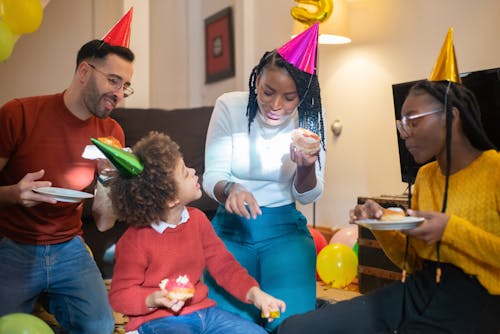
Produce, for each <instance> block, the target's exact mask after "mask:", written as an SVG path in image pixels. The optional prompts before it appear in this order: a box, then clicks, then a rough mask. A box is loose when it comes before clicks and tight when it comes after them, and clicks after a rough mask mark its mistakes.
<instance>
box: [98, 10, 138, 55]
mask: <svg viewBox="0 0 500 334" xmlns="http://www.w3.org/2000/svg"><path fill="white" fill-rule="evenodd" d="M133 12H134V7H130V9H129V10H128V12H126V13H125V15H123V17H122V18H121V19H120V20H119V21H118V22H116V24H115V25H114V26H113V28H111V30H109V31H108V33H107V34H106V35H104V37H103V38H102V40H103V41H105V42H106V43H108V44H111V45H115V46H123V47H125V48H128V46H129V44H130V23H131V22H132V14H133Z"/></svg>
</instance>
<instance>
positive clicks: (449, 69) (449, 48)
mask: <svg viewBox="0 0 500 334" xmlns="http://www.w3.org/2000/svg"><path fill="white" fill-rule="evenodd" d="M429 81H450V82H455V83H461V82H462V80H461V79H460V73H459V72H458V66H457V58H456V57H455V47H454V46H453V28H452V27H450V29H448V34H446V38H445V40H444V43H443V46H442V47H441V52H440V54H439V57H438V58H437V60H436V64H435V65H434V69H433V70H432V73H431V75H430V76H429Z"/></svg>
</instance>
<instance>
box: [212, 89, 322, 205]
mask: <svg viewBox="0 0 500 334" xmlns="http://www.w3.org/2000/svg"><path fill="white" fill-rule="evenodd" d="M247 103H248V92H231V93H226V94H223V95H221V96H220V97H219V98H218V99H217V101H216V102H215V107H214V111H213V113H212V118H211V120H210V125H209V127H208V132H207V140H206V147H205V173H204V174H203V188H204V190H205V192H206V193H207V194H208V195H209V196H210V197H212V198H213V199H215V196H214V187H215V185H216V184H217V183H218V182H219V181H234V182H237V183H239V184H241V185H243V186H244V187H245V188H246V189H248V190H249V191H251V192H252V194H253V196H254V197H255V199H256V200H257V202H258V204H259V206H261V207H277V206H282V205H287V204H290V203H292V202H294V201H295V200H297V201H298V202H300V203H301V204H308V203H312V202H313V201H315V200H316V199H318V198H319V197H320V196H321V194H322V192H323V183H324V181H323V175H324V161H325V152H324V151H323V149H322V150H321V152H320V160H321V161H322V162H323V164H322V168H321V169H320V168H319V164H318V162H316V179H317V183H316V187H314V188H313V189H311V190H309V191H307V192H305V193H302V194H300V193H298V192H297V190H296V189H295V187H294V185H293V180H294V177H295V172H296V164H295V163H294V162H293V161H292V160H290V142H291V132H292V131H293V130H294V129H295V128H297V127H298V112H297V110H295V111H294V113H293V114H292V116H291V117H290V118H289V119H288V120H287V121H285V122H284V123H283V124H281V125H279V126H270V125H268V124H267V123H265V122H264V120H263V119H262V116H261V115H260V113H257V116H256V117H255V119H254V121H253V123H252V125H251V128H250V133H248V118H247V116H246V108H247Z"/></svg>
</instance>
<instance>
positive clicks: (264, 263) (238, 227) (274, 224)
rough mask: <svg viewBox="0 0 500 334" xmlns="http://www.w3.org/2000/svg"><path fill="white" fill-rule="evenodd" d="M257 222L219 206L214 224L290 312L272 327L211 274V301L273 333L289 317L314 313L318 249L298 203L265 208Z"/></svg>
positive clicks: (261, 281) (262, 285)
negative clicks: (297, 207)
mask: <svg viewBox="0 0 500 334" xmlns="http://www.w3.org/2000/svg"><path fill="white" fill-rule="evenodd" d="M261 209H262V215H261V216H259V217H257V219H248V220H247V219H245V218H242V217H239V216H237V215H234V214H230V213H228V212H226V210H225V209H224V207H223V206H219V208H218V210H217V213H216V215H215V217H214V218H213V220H212V224H213V226H214V228H215V231H216V232H217V234H218V235H219V237H220V238H221V239H222V240H223V241H224V243H225V245H226V247H227V248H228V249H229V251H230V252H231V253H232V254H233V255H234V257H235V258H236V259H237V260H238V261H239V262H240V264H241V265H242V266H243V267H245V268H246V269H247V270H248V273H249V274H250V275H251V276H253V277H254V278H255V279H256V280H257V281H258V282H259V284H260V287H261V289H262V290H264V291H265V292H267V293H269V294H271V295H272V296H274V297H276V298H279V299H282V300H283V301H285V303H286V312H284V313H282V314H281V317H280V318H279V319H275V320H274V321H273V322H271V323H268V322H267V320H266V319H261V317H260V311H259V310H258V309H257V308H255V306H253V305H251V304H245V303H242V302H240V301H239V300H237V299H236V298H234V297H232V296H231V295H229V294H228V293H227V292H226V291H225V290H224V289H223V288H221V287H220V286H218V285H217V283H215V281H214V280H213V278H212V277H211V276H210V275H209V274H208V273H205V277H204V280H205V283H206V284H207V285H208V288H209V297H210V298H211V299H213V300H215V301H216V302H217V305H218V306H219V307H221V308H222V309H224V310H227V311H230V312H234V313H237V314H239V315H241V316H243V317H244V318H247V319H250V320H252V321H254V322H256V323H259V324H262V325H263V326H264V327H265V328H266V330H268V331H273V330H274V329H276V328H277V326H278V325H279V324H280V323H281V321H283V320H284V319H285V318H287V317H289V316H292V315H294V314H300V313H304V312H307V311H311V310H313V309H314V308H315V304H316V248H315V246H314V241H313V238H312V236H311V234H310V233H309V230H308V229H307V226H306V218H305V217H304V216H303V215H302V213H300V212H299V211H298V210H297V209H296V208H295V205H294V204H290V205H286V206H282V207H277V208H261Z"/></svg>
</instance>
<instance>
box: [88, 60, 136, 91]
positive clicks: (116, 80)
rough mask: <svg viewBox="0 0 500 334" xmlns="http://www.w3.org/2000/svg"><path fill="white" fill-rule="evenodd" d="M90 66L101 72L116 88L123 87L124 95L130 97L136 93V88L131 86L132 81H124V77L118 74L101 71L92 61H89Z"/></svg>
mask: <svg viewBox="0 0 500 334" xmlns="http://www.w3.org/2000/svg"><path fill="white" fill-rule="evenodd" d="M87 64H89V66H90V67H91V68H92V69H93V70H95V71H96V72H97V73H99V74H101V75H102V76H104V77H105V78H106V80H108V83H109V84H110V85H111V87H113V88H114V89H115V90H120V89H122V87H123V97H129V96H130V95H132V94H134V89H133V88H132V87H130V83H128V82H123V79H122V78H120V77H119V76H117V75H116V74H111V73H105V72H103V71H101V70H100V69H98V68H96V67H95V66H94V65H92V64H91V63H87Z"/></svg>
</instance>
